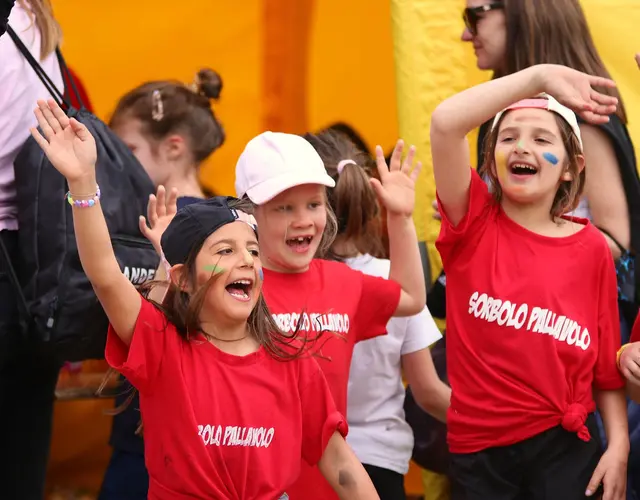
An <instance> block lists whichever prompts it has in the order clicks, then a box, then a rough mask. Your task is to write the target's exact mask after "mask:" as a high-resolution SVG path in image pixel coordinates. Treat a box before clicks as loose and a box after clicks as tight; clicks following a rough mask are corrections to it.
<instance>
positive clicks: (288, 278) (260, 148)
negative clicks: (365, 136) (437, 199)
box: [236, 132, 426, 500]
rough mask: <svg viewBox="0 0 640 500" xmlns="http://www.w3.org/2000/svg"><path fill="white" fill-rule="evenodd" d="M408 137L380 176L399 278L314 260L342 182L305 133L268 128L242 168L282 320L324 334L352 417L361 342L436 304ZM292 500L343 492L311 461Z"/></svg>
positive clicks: (242, 191) (326, 354) (328, 363)
mask: <svg viewBox="0 0 640 500" xmlns="http://www.w3.org/2000/svg"><path fill="white" fill-rule="evenodd" d="M402 150H403V144H402V142H401V141H400V142H398V144H397V146H396V148H395V150H394V152H393V155H392V157H391V161H390V165H389V167H388V166H387V164H386V163H385V160H384V155H383V153H382V149H381V148H380V147H378V148H376V158H377V167H378V173H379V174H380V180H376V179H373V180H371V183H372V186H373V188H374V190H375V191H376V194H377V195H378V197H379V198H380V200H381V201H382V203H383V204H384V206H385V207H386V209H387V214H388V227H389V243H390V254H391V256H390V257H391V259H390V260H391V264H390V272H389V278H390V279H389V280H387V279H384V278H381V277H375V276H368V275H365V274H363V273H361V272H359V271H355V270H352V269H351V268H349V267H348V266H347V265H346V264H344V263H341V262H333V261H328V260H321V259H316V258H314V257H315V256H316V255H317V254H320V255H322V254H323V253H324V252H325V251H327V250H328V249H329V247H330V245H331V243H332V241H333V239H334V237H335V235H336V231H337V223H336V219H335V215H334V214H333V212H332V210H331V207H330V206H329V204H328V201H327V193H326V187H334V186H335V181H334V180H333V179H332V178H331V177H330V176H329V175H328V174H327V172H326V170H325V167H324V164H323V162H322V159H321V158H320V156H319V155H318V153H317V152H316V151H315V149H314V148H313V147H312V146H311V144H309V142H307V141H306V140H305V139H303V138H302V137H299V136H296V135H290V134H281V133H273V132H265V133H264V134H261V135H259V136H258V137H256V138H254V139H253V140H251V141H250V142H249V143H248V144H247V146H246V148H245V150H244V152H243V153H242V155H241V156H240V158H239V160H238V163H237V166H236V194H237V196H238V197H239V198H243V197H246V198H248V199H249V200H251V201H252V202H253V204H254V205H256V207H255V211H254V215H255V217H256V220H257V222H258V226H259V227H260V234H259V238H260V247H261V251H262V264H263V269H264V294H265V299H266V301H267V304H268V305H269V309H270V310H271V311H272V313H273V316H274V318H275V320H276V323H277V324H278V325H279V327H280V328H281V329H282V330H284V331H285V332H292V331H296V330H297V331H298V333H299V335H304V336H306V337H311V338H313V337H316V336H317V335H319V334H320V333H321V332H323V331H331V332H334V333H335V334H337V335H330V336H325V339H324V340H323V341H321V342H319V343H318V347H317V349H318V351H317V353H318V355H319V356H320V357H321V359H320V360H319V361H320V366H321V368H322V371H323V372H324V374H325V376H326V378H327V382H328V383H329V387H330V389H331V393H332V394H333V398H334V400H335V402H336V406H337V408H338V410H339V411H340V412H342V414H345V413H346V406H347V383H348V378H349V367H350V362H351V356H352V353H353V347H354V344H355V343H356V342H360V341H362V340H366V339H369V338H373V337H377V336H379V335H383V334H385V333H386V331H387V322H388V321H389V319H390V318H391V317H392V316H411V315H415V314H418V313H419V312H421V311H422V309H423V308H424V305H425V302H426V292H425V284H424V279H423V273H422V272H418V271H419V270H420V269H421V266H422V262H421V260H420V252H419V247H418V241H417V236H416V230H415V226H414V224H413V220H412V214H413V208H414V202H415V179H416V178H417V175H418V173H419V170H420V166H419V165H418V166H416V168H415V169H414V168H413V158H414V155H415V149H414V148H410V149H409V152H408V155H407V158H406V159H405V161H404V162H402V161H401V155H402ZM288 493H289V495H290V496H291V498H292V499H298V498H304V499H305V500H315V499H318V500H329V499H332V498H336V495H335V493H334V492H333V491H332V489H331V488H330V486H329V485H328V483H327V482H326V481H325V480H324V478H323V477H322V475H321V473H320V471H319V469H318V468H317V467H311V466H309V465H306V464H302V473H301V475H300V477H299V479H298V481H297V482H296V484H295V485H294V486H293V487H291V488H289V490H288Z"/></svg>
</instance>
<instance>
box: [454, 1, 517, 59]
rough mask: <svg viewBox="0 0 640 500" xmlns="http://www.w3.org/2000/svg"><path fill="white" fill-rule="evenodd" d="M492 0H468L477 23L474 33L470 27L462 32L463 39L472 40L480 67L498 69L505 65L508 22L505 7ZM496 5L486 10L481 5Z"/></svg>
mask: <svg viewBox="0 0 640 500" xmlns="http://www.w3.org/2000/svg"><path fill="white" fill-rule="evenodd" d="M499 4H500V3H499V2H494V1H491V0H467V8H468V9H476V10H474V11H473V12H470V13H469V14H468V17H469V18H471V19H472V24H474V25H475V28H476V29H475V31H476V33H475V34H473V33H471V31H470V30H469V28H468V27H465V29H464V31H463V32H462V41H464V42H471V43H472V44H473V49H474V52H475V54H476V60H477V65H478V68H479V69H482V70H490V71H497V70H500V69H501V68H502V66H503V65H504V60H505V57H506V46H507V24H506V16H505V12H504V8H502V7H498V5H499ZM484 6H487V7H494V8H492V9H490V10H486V11H484V12H482V11H479V10H478V8H479V7H484Z"/></svg>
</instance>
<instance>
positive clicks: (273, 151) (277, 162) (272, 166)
mask: <svg viewBox="0 0 640 500" xmlns="http://www.w3.org/2000/svg"><path fill="white" fill-rule="evenodd" d="M302 184H321V185H323V186H327V187H335V185H336V183H335V181H334V180H333V179H332V178H331V177H330V176H329V174H327V171H326V170H325V168H324V163H323V162H322V158H320V155H319V154H318V153H317V152H316V150H315V149H314V147H313V146H312V145H311V144H310V143H309V142H308V141H307V140H306V139H304V138H303V137H300V136H299V135H293V134H283V133H280V132H264V133H262V134H260V135H259V136H257V137H254V138H253V139H251V140H250V141H249V143H248V144H247V146H246V147H245V148H244V151H243V152H242V154H241V155H240V158H238V163H237V164H236V196H237V197H238V198H242V197H243V196H244V195H245V194H246V195H247V196H248V197H249V199H250V200H251V201H252V202H253V203H255V204H256V205H262V204H263V203H266V202H267V201H269V200H271V199H273V198H275V197H276V196H278V195H279V194H280V193H282V192H283V191H286V190H287V189H289V188H292V187H295V186H300V185H302Z"/></svg>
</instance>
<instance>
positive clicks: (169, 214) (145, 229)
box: [139, 186, 178, 255]
mask: <svg viewBox="0 0 640 500" xmlns="http://www.w3.org/2000/svg"><path fill="white" fill-rule="evenodd" d="M177 199H178V190H177V189H176V188H173V189H171V191H170V192H169V196H167V193H166V190H165V188H164V186H158V190H157V192H156V194H155V195H153V194H152V195H150V196H149V203H148V204H147V219H146V220H145V218H144V215H141V216H140V220H139V223H140V232H141V233H142V234H143V235H144V237H145V238H147V239H148V240H149V241H150V242H151V244H152V245H153V248H155V250H156V252H158V255H162V247H161V245H160V239H161V238H162V233H164V231H165V230H166V229H167V226H168V225H169V223H170V222H171V221H172V220H173V218H174V216H175V215H176V212H177V211H178V205H177ZM147 222H148V224H147Z"/></svg>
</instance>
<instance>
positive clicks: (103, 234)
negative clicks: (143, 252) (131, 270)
mask: <svg viewBox="0 0 640 500" xmlns="http://www.w3.org/2000/svg"><path fill="white" fill-rule="evenodd" d="M38 105H39V108H38V109H37V110H36V117H37V118H38V123H39V124H40V127H41V128H42V130H43V133H44V137H43V136H42V135H40V134H39V133H38V132H37V130H35V129H33V130H32V134H33V136H34V138H35V139H36V141H37V142H38V144H39V145H40V147H42V149H43V150H44V152H45V154H46V155H47V157H48V158H49V160H50V161H51V163H52V164H53V166H54V167H55V168H56V169H57V170H58V171H59V172H60V173H61V174H62V175H64V176H65V177H66V178H67V181H68V184H69V192H70V193H71V194H72V195H75V196H76V197H81V198H82V197H85V198H87V197H88V196H87V195H91V194H93V193H95V192H96V187H97V183H96V176H95V161H96V148H95V142H94V140H93V137H92V136H91V134H90V133H89V131H88V130H87V128H86V127H85V126H84V125H82V124H80V123H79V122H77V121H76V120H74V119H71V120H69V118H68V117H67V116H66V115H65V114H64V112H63V111H62V110H61V109H60V108H59V107H58V106H57V105H56V104H55V103H54V102H53V101H50V102H49V103H48V104H47V103H46V102H44V101H40V102H39V103H38ZM60 203H66V201H65V200H61V201H60ZM73 226H74V229H75V236H76V243H77V246H78V253H79V255H80V262H81V263H82V268H83V269H84V272H85V273H86V274H87V277H88V278H89V281H91V285H92V286H93V288H94V290H95V292H96V295H97V297H98V300H99V301H100V304H101V305H102V307H103V308H104V311H105V313H106V314H107V317H108V318H109V322H110V323H111V325H112V326H113V328H114V330H115V331H116V333H117V334H118V336H119V337H120V338H121V339H122V341H123V342H125V343H126V344H130V343H131V337H132V335H133V330H134V327H135V324H136V320H137V319H138V314H139V312H140V307H141V297H140V294H139V293H138V291H137V290H136V288H135V287H134V286H133V284H132V283H131V282H130V281H129V280H128V279H127V278H126V277H125V276H124V274H122V271H121V270H120V266H119V265H118V262H117V260H116V257H115V254H114V253H113V247H112V245H111V238H110V236H109V230H108V228H107V223H106V221H105V219H104V214H103V213H102V208H101V207H100V202H97V203H96V204H95V205H94V206H91V207H82V208H78V207H76V206H74V207H73Z"/></svg>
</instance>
